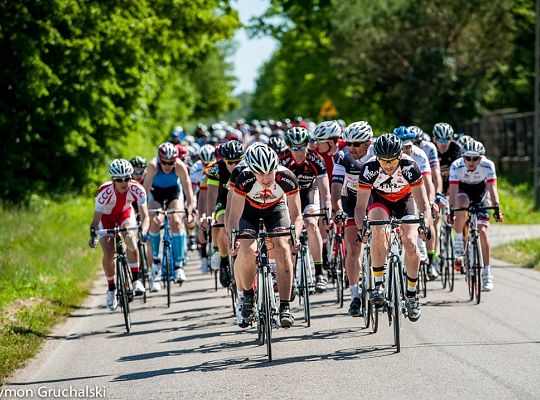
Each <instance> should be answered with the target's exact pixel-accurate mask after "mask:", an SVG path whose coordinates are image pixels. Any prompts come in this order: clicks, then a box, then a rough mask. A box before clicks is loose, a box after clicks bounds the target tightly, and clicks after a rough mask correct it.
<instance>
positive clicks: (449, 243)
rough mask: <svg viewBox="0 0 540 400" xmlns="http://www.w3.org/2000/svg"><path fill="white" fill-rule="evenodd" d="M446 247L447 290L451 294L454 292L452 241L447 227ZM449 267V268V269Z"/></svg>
mask: <svg viewBox="0 0 540 400" xmlns="http://www.w3.org/2000/svg"><path fill="white" fill-rule="evenodd" d="M446 245H447V257H448V262H447V263H446V265H447V272H448V276H447V279H448V288H449V289H450V291H451V292H453V291H454V279H455V277H454V273H455V270H454V240H453V239H452V228H451V227H447V234H446ZM449 266H451V268H449Z"/></svg>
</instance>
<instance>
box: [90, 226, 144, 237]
mask: <svg viewBox="0 0 540 400" xmlns="http://www.w3.org/2000/svg"><path fill="white" fill-rule="evenodd" d="M139 229H140V226H129V227H121V226H115V227H114V228H108V229H96V230H95V231H94V233H95V234H99V235H104V234H113V235H116V234H117V233H122V232H128V231H138V230H139Z"/></svg>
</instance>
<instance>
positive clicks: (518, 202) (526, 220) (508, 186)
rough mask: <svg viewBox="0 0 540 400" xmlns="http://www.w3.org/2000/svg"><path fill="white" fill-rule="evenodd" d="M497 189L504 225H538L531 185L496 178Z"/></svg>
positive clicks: (539, 218)
mask: <svg viewBox="0 0 540 400" xmlns="http://www.w3.org/2000/svg"><path fill="white" fill-rule="evenodd" d="M497 188H498V191H499V197H500V199H499V201H500V204H501V208H502V211H503V213H504V218H505V220H504V223H505V224H540V212H539V211H535V210H534V198H533V196H531V193H533V188H532V185H531V183H529V182H517V181H515V180H510V179H507V178H505V177H498V179H497Z"/></svg>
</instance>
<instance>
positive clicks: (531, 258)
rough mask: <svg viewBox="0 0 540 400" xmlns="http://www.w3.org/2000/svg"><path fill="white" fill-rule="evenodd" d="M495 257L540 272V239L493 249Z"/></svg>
mask: <svg viewBox="0 0 540 400" xmlns="http://www.w3.org/2000/svg"><path fill="white" fill-rule="evenodd" d="M493 257H495V258H498V259H500V260H503V261H507V262H511V263H514V264H519V265H523V266H525V267H527V268H535V269H538V270H540V239H528V240H518V241H516V242H512V243H509V244H505V245H502V246H497V247H495V248H494V249H493Z"/></svg>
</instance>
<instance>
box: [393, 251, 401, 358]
mask: <svg viewBox="0 0 540 400" xmlns="http://www.w3.org/2000/svg"><path fill="white" fill-rule="evenodd" d="M392 268H394V272H395V273H394V279H393V280H392V285H393V290H392V303H393V307H392V313H393V314H394V315H393V319H394V321H393V322H394V346H396V353H399V352H400V351H401V337H400V321H399V316H400V314H401V304H400V303H401V291H400V290H399V289H398V287H399V277H398V273H400V270H401V265H400V263H399V262H396V261H393V262H392Z"/></svg>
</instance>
